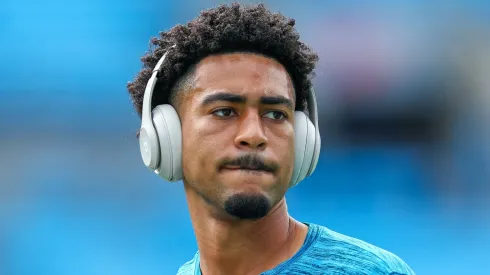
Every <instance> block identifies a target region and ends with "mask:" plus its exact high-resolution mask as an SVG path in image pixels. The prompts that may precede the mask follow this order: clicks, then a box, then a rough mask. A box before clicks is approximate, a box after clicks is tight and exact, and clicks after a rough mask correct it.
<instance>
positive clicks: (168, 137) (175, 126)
mask: <svg viewBox="0 0 490 275" xmlns="http://www.w3.org/2000/svg"><path fill="white" fill-rule="evenodd" d="M152 118H153V125H154V126H155V130H156V132H157V135H158V141H159V144H160V165H159V168H158V169H157V170H156V171H155V172H156V173H157V174H158V175H159V176H160V177H162V178H163V179H165V180H167V181H170V182H174V181H179V180H181V179H182V178H183V172H182V126H181V124H180V118H179V116H178V114H177V111H176V110H175V109H174V108H173V107H172V106H171V105H168V104H163V105H158V106H157V107H156V108H154V109H153V111H152Z"/></svg>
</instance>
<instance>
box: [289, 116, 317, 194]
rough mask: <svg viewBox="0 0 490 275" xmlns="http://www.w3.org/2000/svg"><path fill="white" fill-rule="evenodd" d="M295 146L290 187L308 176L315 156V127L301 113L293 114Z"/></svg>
mask: <svg viewBox="0 0 490 275" xmlns="http://www.w3.org/2000/svg"><path fill="white" fill-rule="evenodd" d="M294 118H295V124H294V133H295V145H294V149H295V151H294V169H293V175H292V177H291V183H290V185H291V186H294V185H296V184H298V183H299V182H300V181H302V180H303V179H304V178H305V177H307V176H308V175H309V173H308V172H309V171H310V168H311V164H312V162H313V160H314V156H315V138H316V134H315V126H314V125H313V123H312V122H311V121H310V119H309V118H308V117H307V116H306V114H305V113H303V112H301V111H296V112H294Z"/></svg>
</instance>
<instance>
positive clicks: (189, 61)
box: [127, 3, 318, 116]
mask: <svg viewBox="0 0 490 275" xmlns="http://www.w3.org/2000/svg"><path fill="white" fill-rule="evenodd" d="M294 26H295V20H294V19H289V18H286V17H284V16H283V15H281V14H280V13H272V12H270V11H268V10H267V9H266V8H265V7H264V5H263V4H259V5H253V6H241V5H239V4H236V3H235V4H232V5H220V6H218V7H216V8H213V9H208V10H204V11H202V12H201V14H200V15H199V16H198V17H197V18H195V19H194V20H192V21H190V22H188V23H187V24H185V25H176V26H175V27H173V28H172V29H170V30H169V31H167V32H160V33H159V38H152V39H151V44H152V45H153V46H152V47H151V48H150V50H149V51H148V52H147V53H146V54H145V55H144V56H143V57H142V58H141V61H142V62H143V68H142V70H141V71H140V72H139V73H138V74H137V75H136V77H135V79H134V80H133V81H132V82H129V83H128V85H127V88H128V91H129V94H130V96H131V99H132V102H133V106H134V108H135V109H136V112H137V113H138V114H139V115H140V116H141V112H142V105H143V96H144V92H145V88H146V84H147V82H148V80H149V79H150V77H151V74H152V70H153V68H154V67H155V66H156V64H157V62H158V60H159V59H160V58H161V57H162V56H163V54H164V53H165V52H166V51H168V50H169V49H170V48H171V47H172V46H174V45H175V47H174V48H172V49H171V51H170V52H169V54H168V55H167V57H166V59H165V62H164V63H163V64H162V69H161V73H160V75H159V78H158V82H157V84H156V86H155V90H154V94H153V98H152V108H154V107H155V106H157V105H160V104H170V103H171V102H170V96H171V94H170V93H171V90H172V88H173V86H174V85H175V84H176V83H177V81H179V79H180V77H182V76H183V75H185V74H186V72H187V70H189V69H190V68H191V67H192V66H194V65H195V64H197V63H198V62H199V61H200V60H202V59H203V58H205V57H207V56H209V55H213V54H219V53H227V52H250V53H257V54H261V55H264V56H267V57H270V58H273V59H275V60H277V61H278V62H279V63H280V64H282V65H283V66H284V68H285V69H286V71H287V72H288V73H289V75H290V77H291V79H292V81H293V85H294V89H295V96H296V109H297V110H302V111H305V110H307V104H306V97H307V93H308V90H309V89H310V88H311V85H312V84H311V78H312V77H313V76H314V72H313V69H314V68H315V65H316V62H317V61H318V55H317V54H316V53H314V52H313V51H312V50H311V48H310V47H308V46H307V45H305V44H304V43H302V42H300V41H299V34H298V32H297V31H296V30H295V28H294Z"/></svg>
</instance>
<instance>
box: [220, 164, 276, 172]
mask: <svg viewBox="0 0 490 275" xmlns="http://www.w3.org/2000/svg"><path fill="white" fill-rule="evenodd" d="M222 170H229V171H240V172H248V173H272V171H270V170H268V169H264V168H258V167H251V166H225V167H223V168H222Z"/></svg>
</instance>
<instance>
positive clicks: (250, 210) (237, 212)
mask: <svg viewBox="0 0 490 275" xmlns="http://www.w3.org/2000/svg"><path fill="white" fill-rule="evenodd" d="M271 207H272V205H271V201H270V199H269V198H268V196H266V194H264V193H263V192H259V191H252V190H250V191H249V190H247V191H241V192H238V193H235V194H233V195H231V196H229V197H228V198H227V199H226V201H225V203H224V209H225V211H226V212H227V213H228V214H229V215H231V216H233V217H235V218H238V219H242V220H257V219H260V218H263V217H265V216H267V214H268V213H269V211H270V210H271Z"/></svg>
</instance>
